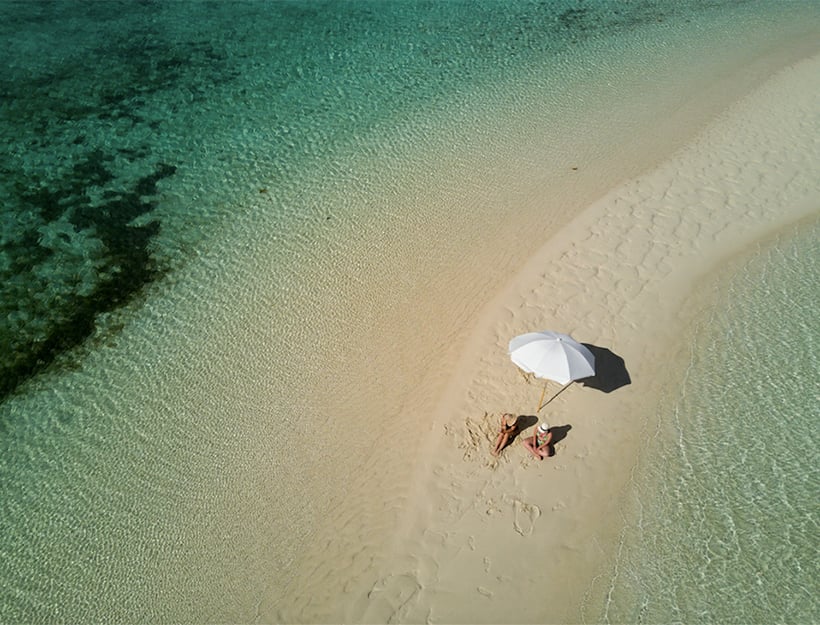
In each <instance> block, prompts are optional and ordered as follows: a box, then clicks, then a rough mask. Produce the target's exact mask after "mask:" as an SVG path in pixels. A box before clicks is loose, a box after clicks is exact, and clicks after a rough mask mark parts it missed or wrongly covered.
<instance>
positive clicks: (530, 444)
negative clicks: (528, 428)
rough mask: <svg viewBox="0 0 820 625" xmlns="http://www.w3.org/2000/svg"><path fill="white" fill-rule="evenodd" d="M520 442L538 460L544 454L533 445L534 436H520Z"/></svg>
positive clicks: (542, 457)
mask: <svg viewBox="0 0 820 625" xmlns="http://www.w3.org/2000/svg"><path fill="white" fill-rule="evenodd" d="M521 444H522V445H524V447H526V449H527V451H529V452H530V453H531V454H532V455H533V456H535V457H536V458H538V459H539V460H543V459H544V456H542V455H541V453H540V451H541V450H540V449H537V448H536V446H535V436H528V437H527V438H522V439H521Z"/></svg>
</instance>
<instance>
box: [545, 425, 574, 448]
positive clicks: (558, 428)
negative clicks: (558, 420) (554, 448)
mask: <svg viewBox="0 0 820 625" xmlns="http://www.w3.org/2000/svg"><path fill="white" fill-rule="evenodd" d="M571 429H572V426H571V425H569V424H567V425H553V426H552V427H551V428H550V432H552V444H553V445H555V444H556V443H560V442H561V441H562V440H564V439H565V438H566V437H567V433H568V432H569V431H570V430H571Z"/></svg>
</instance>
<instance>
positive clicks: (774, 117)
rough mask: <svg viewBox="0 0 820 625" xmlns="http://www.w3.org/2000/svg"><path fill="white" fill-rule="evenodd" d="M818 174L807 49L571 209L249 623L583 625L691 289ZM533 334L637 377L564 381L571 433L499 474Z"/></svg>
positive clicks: (671, 380)
mask: <svg viewBox="0 0 820 625" xmlns="http://www.w3.org/2000/svg"><path fill="white" fill-rule="evenodd" d="M818 174H820V57H814V58H810V59H806V60H803V61H801V62H799V63H797V64H794V65H793V66H791V67H788V68H786V69H785V70H783V71H781V72H779V73H778V74H777V75H775V76H774V77H773V78H772V79H770V80H769V81H768V82H767V83H766V84H765V85H764V86H763V87H762V88H760V89H759V90H757V91H755V92H754V93H753V94H751V95H749V96H747V97H745V98H744V99H743V100H741V101H740V102H738V103H736V104H735V105H733V106H732V107H731V108H730V109H728V110H727V111H725V112H724V114H723V115H721V116H720V118H719V119H718V120H717V121H716V122H715V123H713V124H711V125H710V126H709V127H708V128H707V129H706V130H705V131H703V132H702V133H701V134H699V135H698V136H697V137H696V138H695V139H694V140H693V141H692V142H691V143H690V144H689V145H687V146H686V147H685V148H683V149H681V150H679V151H678V152H677V153H675V154H674V155H673V156H672V157H671V158H670V159H669V160H667V161H666V162H664V163H662V164H660V165H659V166H658V167H657V168H655V169H654V170H652V171H649V172H647V173H645V174H643V175H641V176H640V177H638V178H636V179H634V180H630V181H628V182H626V183H625V184H623V185H621V186H619V187H618V188H616V189H614V190H612V191H611V192H610V193H608V194H607V195H606V196H605V197H603V198H602V199H600V200H599V201H597V202H595V203H594V204H593V205H591V206H589V207H588V208H586V209H585V210H584V211H582V212H581V213H580V214H578V216H577V217H576V218H575V219H574V220H573V221H572V222H571V223H569V225H567V226H566V227H564V228H562V229H561V230H560V231H559V232H556V233H555V235H554V236H553V237H552V238H550V239H549V241H547V243H546V244H545V245H544V246H543V248H542V249H541V250H540V251H539V252H538V253H537V255H536V256H535V257H533V258H532V259H531V261H530V262H529V263H528V264H527V266H525V267H524V268H523V269H522V270H521V271H520V273H518V275H517V276H516V277H515V278H514V279H513V280H512V281H511V282H510V284H509V287H508V288H507V289H505V290H504V291H503V292H502V293H500V294H499V295H498V296H497V297H495V299H493V300H492V301H491V302H490V303H489V304H488V305H487V306H486V307H485V308H484V309H483V312H482V315H481V318H480V321H479V322H478V324H477V325H476V326H474V329H473V330H472V332H471V333H470V335H469V337H468V341H467V343H466V348H465V349H464V350H462V351H461V353H459V354H457V355H455V356H446V357H445V358H443V359H442V361H441V362H435V363H430V365H429V366H430V369H429V371H430V374H429V376H428V378H427V385H426V386H425V387H424V388H425V389H427V390H430V391H431V392H430V393H429V394H424V393H417V401H416V402H415V403H414V404H413V405H411V406H403V407H402V413H403V414H405V415H407V418H408V419H411V418H413V421H412V422H413V423H420V424H429V429H428V430H427V431H426V432H425V437H424V439H423V440H422V441H421V442H420V443H419V445H418V447H419V448H418V449H417V450H415V449H414V450H413V454H408V453H403V451H406V449H403V448H402V446H401V445H400V443H396V442H395V441H396V440H398V441H401V433H400V432H398V433H397V432H385V433H384V436H383V439H382V440H380V441H379V442H380V443H381V444H382V445H383V446H384V449H383V450H382V452H383V453H380V454H376V455H374V457H373V459H371V460H363V461H362V472H361V475H359V476H357V478H355V479H354V484H353V486H352V487H351V488H350V489H349V490H348V493H347V499H346V500H345V501H344V502H342V503H341V504H340V505H339V506H338V508H337V509H336V510H335V513H334V514H333V518H332V519H328V520H327V522H326V523H325V524H324V527H323V528H321V529H320V530H319V531H318V532H316V533H315V534H314V539H313V541H312V543H311V546H310V547H309V548H308V549H307V550H306V551H305V552H304V553H303V554H302V557H301V562H300V565H299V566H298V567H297V568H298V572H297V576H296V578H295V579H294V580H293V582H292V583H291V584H290V586H289V587H288V588H287V589H285V592H284V595H285V598H284V599H283V598H282V592H281V591H282V589H278V591H277V592H276V595H277V596H276V597H274V596H271V597H269V598H268V599H267V600H263V601H262V603H261V604H260V606H259V615H260V618H261V619H262V620H263V621H270V620H277V621H293V622H340V621H344V622H372V623H387V622H433V623H446V622H458V623H502V622H515V623H527V622H578V621H580V620H584V619H589V620H594V619H595V618H596V616H597V615H598V614H599V609H600V601H601V600H602V598H601V597H597V596H594V595H593V596H589V597H585V593H587V592H588V591H589V589H590V588H591V587H592V585H593V581H594V580H593V578H594V576H595V575H596V574H600V573H607V572H608V571H607V568H606V563H607V562H611V560H612V558H613V556H614V554H615V549H616V547H617V536H618V532H619V531H620V529H621V525H622V523H621V519H620V517H619V514H620V510H619V497H620V494H621V493H622V492H623V490H624V488H625V487H626V486H627V484H628V480H629V473H630V470H631V469H632V468H633V466H634V462H635V458H636V453H637V449H638V445H639V444H640V441H641V437H642V435H643V434H642V428H643V426H644V425H645V423H646V421H647V418H648V416H650V415H651V414H652V413H653V411H654V410H655V407H656V404H657V398H658V396H659V394H660V392H661V390H662V389H663V388H665V385H669V384H675V383H676V381H677V380H678V379H679V375H680V368H681V366H683V365H684V364H685V363H686V358H687V355H686V349H685V348H686V336H685V333H684V331H683V330H684V328H685V327H686V324H687V323H688V322H690V321H691V318H692V315H693V314H696V313H697V311H698V309H700V308H701V307H702V306H703V305H705V304H706V303H708V301H709V297H708V292H703V291H698V289H699V286H702V285H703V284H705V283H706V282H705V276H707V275H708V274H709V273H710V272H712V271H715V270H716V268H719V267H720V266H721V264H722V263H724V262H725V261H726V260H727V259H729V258H731V257H732V256H734V255H736V254H739V253H741V252H742V251H743V250H744V249H745V248H747V247H748V246H749V245H751V244H752V243H754V242H755V241H756V240H759V239H760V238H762V237H765V236H767V235H768V234H770V233H772V232H774V231H776V230H778V229H780V228H782V227H784V226H786V225H788V224H791V223H794V222H797V221H799V220H801V219H805V218H807V217H810V216H812V215H818V212H819V211H820V175H818ZM693 302H696V303H697V304H696V305H695V304H693ZM539 329H553V330H557V331H561V332H567V333H570V334H572V335H573V336H574V337H576V338H577V339H578V340H580V341H583V342H585V343H590V344H593V345H595V346H598V347H600V348H603V349H609V350H611V352H612V353H614V354H616V355H617V356H619V357H621V358H623V361H624V364H625V368H626V370H627V371H628V375H629V377H630V379H631V383H630V384H628V385H624V386H621V387H620V388H617V389H614V390H612V392H609V393H605V392H601V391H599V390H596V389H594V388H590V387H584V386H582V385H579V384H575V385H572V386H570V387H569V388H567V389H566V390H565V391H564V392H562V393H561V394H560V395H558V396H557V397H556V398H555V399H554V400H553V401H551V402H550V403H549V405H548V406H546V408H544V409H543V410H542V411H541V416H542V417H543V418H546V419H547V420H548V421H549V423H550V424H551V425H554V426H571V429H569V430H567V431H566V437H565V438H564V439H563V440H561V441H560V442H559V443H558V445H557V453H556V456H555V457H553V458H550V459H547V460H544V461H542V462H538V461H536V460H534V459H532V458H531V457H528V456H527V455H526V453H525V451H524V450H523V449H522V448H521V447H520V445H519V444H518V443H517V442H516V443H514V444H513V445H512V446H511V447H509V448H508V449H506V450H505V451H504V452H503V454H502V457H501V459H500V461H498V462H496V461H494V460H493V459H492V458H491V457H490V455H489V448H490V444H491V440H492V439H493V438H494V432H495V428H496V423H497V421H498V417H499V415H500V413H502V412H504V411H511V412H514V413H517V414H521V415H532V414H533V411H534V408H535V405H536V403H537V401H538V397H539V395H540V391H541V385H540V383H539V382H538V381H534V382H533V383H529V382H527V381H526V380H525V379H524V377H523V376H522V375H520V374H519V372H518V371H517V369H516V368H515V367H514V366H513V365H512V364H511V362H510V361H509V357H508V355H507V343H508V341H509V339H510V338H511V337H513V336H515V335H517V334H520V333H523V332H528V331H533V330H539ZM444 372H449V376H448V377H447V378H446V379H445V380H443V381H442V380H440V379H439V377H440V376H441V375H442V374H443V373H444ZM558 388H559V387H558V386H557V385H555V384H553V385H551V387H550V392H555V391H557V390H558ZM442 389H443V391H442ZM422 390H424V389H422ZM529 422H530V423H531V424H534V423H535V422H536V420H535V418H531V419H530V420H529ZM529 433H531V432H530V431H529V430H528V431H527V432H526V434H529ZM386 457H389V458H390V460H389V461H385V458H386ZM377 474H378V475H377ZM374 476H377V477H379V478H384V477H385V476H386V478H387V480H388V481H389V480H390V479H391V477H392V478H395V480H396V482H397V483H398V482H402V483H407V482H408V481H409V483H410V484H411V485H412V486H411V488H409V489H406V488H405V489H397V490H396V492H395V494H393V495H391V493H390V492H389V490H388V491H385V492H381V491H378V492H377V491H374V490H373V489H370V488H368V484H369V483H370V482H371V481H372V482H374V483H381V482H383V481H384V480H381V479H371V478H374ZM408 493H409V494H408ZM585 601H586V602H588V603H587V604H586V605H585Z"/></svg>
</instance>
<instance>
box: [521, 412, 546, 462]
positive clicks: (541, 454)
mask: <svg viewBox="0 0 820 625" xmlns="http://www.w3.org/2000/svg"><path fill="white" fill-rule="evenodd" d="M521 444H522V445H524V447H526V448H527V449H528V450H529V452H530V453H531V454H532V455H533V456H535V457H536V458H538V459H539V460H543V459H544V458H549V457H550V456H551V455H552V453H553V451H552V432H550V426H549V425H547V422H546V421H542V422H541V423H539V424H538V428H537V429H536V430H535V434H533V435H532V436H528V437H527V438H522V439H521Z"/></svg>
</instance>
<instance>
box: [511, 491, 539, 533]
mask: <svg viewBox="0 0 820 625" xmlns="http://www.w3.org/2000/svg"><path fill="white" fill-rule="evenodd" d="M539 516H541V508H539V507H538V506H536V505H534V504H531V503H526V502H524V501H520V500H518V499H514V500H513V529H514V530H515V531H516V532H518V533H519V534H521V535H522V536H529V535H530V534H532V528H533V525H534V524H535V519H537V518H538V517H539Z"/></svg>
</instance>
